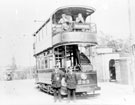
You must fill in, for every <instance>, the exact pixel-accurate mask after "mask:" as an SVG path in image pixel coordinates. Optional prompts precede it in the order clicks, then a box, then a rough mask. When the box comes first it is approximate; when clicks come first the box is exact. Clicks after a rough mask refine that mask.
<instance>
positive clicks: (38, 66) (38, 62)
mask: <svg viewBox="0 0 135 105" xmlns="http://www.w3.org/2000/svg"><path fill="white" fill-rule="evenodd" d="M37 68H38V69H40V59H38V61H37Z"/></svg>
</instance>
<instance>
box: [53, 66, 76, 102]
mask: <svg viewBox="0 0 135 105" xmlns="http://www.w3.org/2000/svg"><path fill="white" fill-rule="evenodd" d="M67 71H68V72H67V73H66V74H64V73H63V72H62V71H60V70H59V68H58V66H55V70H54V72H53V73H52V75H51V81H52V87H53V90H54V101H55V102H56V100H57V99H59V101H61V89H62V86H63V85H64V84H63V83H65V86H66V88H67V94H68V102H69V101H70V100H71V99H73V100H75V91H76V84H77V76H76V74H75V73H74V72H73V67H68V69H67Z"/></svg>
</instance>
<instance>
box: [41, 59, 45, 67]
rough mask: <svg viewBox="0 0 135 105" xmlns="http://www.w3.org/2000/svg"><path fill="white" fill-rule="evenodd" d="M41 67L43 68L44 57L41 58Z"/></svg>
mask: <svg viewBox="0 0 135 105" xmlns="http://www.w3.org/2000/svg"><path fill="white" fill-rule="evenodd" d="M41 69H44V59H42V60H41Z"/></svg>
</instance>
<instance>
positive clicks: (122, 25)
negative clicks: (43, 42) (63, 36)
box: [0, 0, 135, 66]
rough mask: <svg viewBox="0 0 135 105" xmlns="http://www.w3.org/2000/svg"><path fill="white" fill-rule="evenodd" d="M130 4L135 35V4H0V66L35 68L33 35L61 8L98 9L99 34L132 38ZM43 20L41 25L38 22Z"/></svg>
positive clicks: (62, 0) (81, 0)
mask: <svg viewBox="0 0 135 105" xmlns="http://www.w3.org/2000/svg"><path fill="white" fill-rule="evenodd" d="M128 1H130V12H131V17H130V20H131V32H132V35H133V36H134V35H135V30H134V28H135V14H134V13H135V0H0V58H1V59H0V66H3V65H9V64H11V61H12V57H15V60H16V64H17V65H21V66H29V65H34V64H35V60H34V58H33V49H32V47H33V36H32V35H33V33H34V32H35V31H36V30H37V29H38V28H39V27H40V26H41V25H42V24H43V23H44V21H46V19H48V18H49V17H50V15H51V14H52V13H53V12H54V11H55V10H56V9H57V8H59V7H61V6H67V5H84V6H85V5H86V6H90V7H93V8H95V9H96V11H95V13H94V14H93V15H92V22H94V23H96V24H97V29H98V33H99V34H100V32H104V33H106V34H108V35H111V36H113V37H114V38H127V37H128V36H129V15H128V13H129V12H128V6H129V5H128ZM34 20H39V21H41V22H34Z"/></svg>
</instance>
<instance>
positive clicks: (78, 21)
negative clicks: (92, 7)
mask: <svg viewBox="0 0 135 105" xmlns="http://www.w3.org/2000/svg"><path fill="white" fill-rule="evenodd" d="M75 21H76V22H77V23H84V18H83V16H82V14H81V13H79V14H78V17H77V18H76V20H75Z"/></svg>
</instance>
